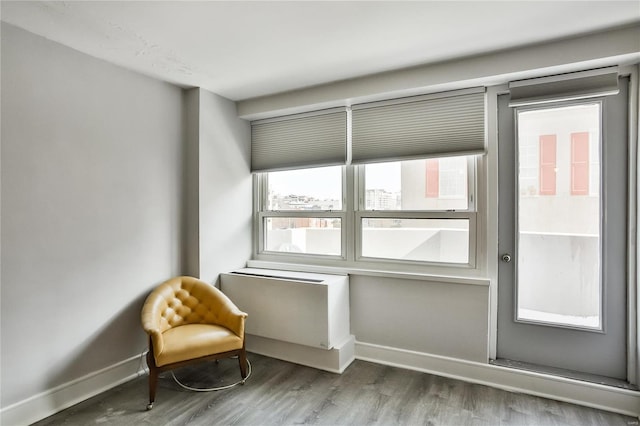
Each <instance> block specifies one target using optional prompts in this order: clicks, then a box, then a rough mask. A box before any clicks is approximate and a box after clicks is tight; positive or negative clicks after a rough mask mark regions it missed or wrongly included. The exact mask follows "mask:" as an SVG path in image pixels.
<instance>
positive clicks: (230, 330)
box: [142, 277, 247, 409]
mask: <svg viewBox="0 0 640 426" xmlns="http://www.w3.org/2000/svg"><path fill="white" fill-rule="evenodd" d="M245 318H247V314H246V313H244V312H242V311H240V310H239V309H238V308H237V307H236V305H234V304H233V302H232V301H231V300H229V298H228V297H227V296H225V295H224V294H223V293H222V292H221V291H220V290H218V289H217V288H215V287H214V286H212V285H210V284H208V283H206V282H204V281H200V280H198V279H197V278H193V277H176V278H172V279H170V280H168V281H165V282H164V283H162V284H161V285H160V286H158V287H157V288H156V289H155V290H153V291H152V292H151V294H149V296H148V297H147V300H146V301H145V303H144V305H143V307H142V327H143V328H144V331H145V332H146V333H147V334H148V335H149V352H148V353H147V364H148V365H149V405H148V406H147V408H148V409H151V408H152V407H153V402H154V400H155V395H156V385H157V382H158V374H159V373H160V372H162V371H165V370H170V369H173V368H177V367H182V366H184V365H187V364H190V363H193V362H198V361H205V360H215V359H220V358H228V357H232V356H237V357H238V360H239V364H240V374H241V376H242V378H243V379H245V378H246V377H247V356H246V352H245V347H244V322H245Z"/></svg>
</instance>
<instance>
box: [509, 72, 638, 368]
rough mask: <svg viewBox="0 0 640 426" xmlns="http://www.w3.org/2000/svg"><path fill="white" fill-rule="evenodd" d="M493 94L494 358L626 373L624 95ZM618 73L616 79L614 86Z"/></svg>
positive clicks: (625, 91) (623, 88) (624, 87)
mask: <svg viewBox="0 0 640 426" xmlns="http://www.w3.org/2000/svg"><path fill="white" fill-rule="evenodd" d="M620 83H621V84H620V86H621V90H620V93H619V94H618V95H615V96H607V97H602V98H594V99H591V100H583V101H577V102H565V103H552V104H545V105H543V106H536V107H520V108H510V107H509V105H508V101H509V99H508V96H501V97H500V99H499V102H498V108H499V109H498V116H499V118H498V120H499V124H498V125H499V253H500V259H499V271H498V341H497V357H498V358H500V359H504V360H509V361H513V362H519V363H527V364H531V365H538V366H545V367H551V368H556V369H562V370H569V371H574V372H581V373H586V374H593V375H599V376H605V377H609V378H615V379H620V380H626V379H627V373H626V371H627V370H626V368H627V363H626V353H627V347H626V329H627V327H626V324H627V301H626V295H627V277H626V271H627V250H626V247H627V246H626V244H627V217H626V214H627V180H628V177H627V168H628V166H627V164H628V153H627V151H628V149H627V146H628V137H627V131H628V130H627V129H628V126H627V120H628V114H627V101H628V80H621V82H620ZM623 83H624V84H623Z"/></svg>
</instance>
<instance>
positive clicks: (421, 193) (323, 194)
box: [256, 156, 475, 266]
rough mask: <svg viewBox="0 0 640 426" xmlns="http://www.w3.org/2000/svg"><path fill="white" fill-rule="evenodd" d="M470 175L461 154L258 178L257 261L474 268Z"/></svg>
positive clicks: (470, 161) (471, 167) (469, 163)
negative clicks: (432, 173)
mask: <svg viewBox="0 0 640 426" xmlns="http://www.w3.org/2000/svg"><path fill="white" fill-rule="evenodd" d="M434 167H435V169H436V170H438V173H437V175H435V176H434V178H437V185H435V184H434V185H433V186H436V187H437V194H434V193H433V192H432V191H429V190H428V187H429V185H430V182H429V178H430V170H433V168H434ZM474 171H475V157H474V156H461V157H443V158H436V159H427V160H424V159H420V160H408V161H395V162H388V163H374V164H363V165H356V166H332V167H319V168H314V169H302V170H290V171H277V172H267V173H260V174H257V175H256V183H257V185H256V187H257V188H260V191H257V192H258V193H261V194H263V195H262V196H260V197H258V198H259V201H258V203H259V206H260V208H259V212H258V214H257V217H258V223H257V225H258V228H259V229H258V231H259V232H258V235H259V242H258V255H259V257H261V258H268V259H274V258H278V257H280V258H283V259H284V258H286V260H289V259H293V260H295V259H296V258H302V259H305V260H304V261H305V262H308V261H312V262H313V259H317V260H322V259H324V261H325V262H326V261H329V262H342V263H344V262H350V263H351V264H352V265H353V264H360V263H367V264H368V265H371V264H374V263H379V262H386V263H389V262H391V263H411V264H418V265H419V264H425V263H429V264H443V265H462V266H473V265H474V259H475V254H474V247H475V243H474V241H475V235H474V233H475V211H474V209H475V208H474V203H473V197H472V195H473V190H472V189H473V188H474V185H475V172H474ZM347 176H352V177H351V178H350V179H349V180H348V182H347ZM348 199H352V200H357V201H354V202H352V203H349V202H347V200H348ZM348 217H353V218H354V219H352V220H348ZM351 224H353V225H351ZM351 228H353V229H351ZM347 238H349V239H351V241H349V242H347Z"/></svg>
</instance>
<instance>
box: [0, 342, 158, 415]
mask: <svg viewBox="0 0 640 426" xmlns="http://www.w3.org/2000/svg"><path fill="white" fill-rule="evenodd" d="M143 358H144V357H143V354H140V355H135V356H132V357H131V358H128V359H125V360H124V361H120V362H118V363H116V364H114V365H111V366H109V367H106V368H103V369H102V370H98V371H95V372H93V373H90V374H87V375H86V376H83V377H80V378H78V379H75V380H72V381H70V382H67V383H64V384H62V385H60V386H56V387H55V388H53V389H49V390H47V391H44V392H42V393H39V394H37V395H34V396H32V397H29V398H27V399H25V400H22V401H19V402H17V403H15V404H11V405H9V406H7V407H3V408H2V409H0V424H2V425H7V426H13V425H29V424H31V423H34V422H37V421H39V420H42V419H44V418H46V417H49V416H51V415H53V414H55V413H57V412H59V411H62V410H64V409H65V408H69V407H71V406H72V405H75V404H77V403H79V402H82V401H84V400H86V399H89V398H91V397H93V396H95V395H98V394H99V393H102V392H104V391H106V390H108V389H111V388H113V387H115V386H118V385H120V384H122V383H125V382H127V381H129V380H132V379H134V378H136V377H138V376H141V375H143V374H146V372H147V370H146V362H145V361H144V359H143Z"/></svg>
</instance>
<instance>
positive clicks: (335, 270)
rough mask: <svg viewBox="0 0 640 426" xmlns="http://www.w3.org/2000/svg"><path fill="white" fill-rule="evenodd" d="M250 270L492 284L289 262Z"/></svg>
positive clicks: (260, 263)
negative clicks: (261, 269)
mask: <svg viewBox="0 0 640 426" xmlns="http://www.w3.org/2000/svg"><path fill="white" fill-rule="evenodd" d="M247 267H248V268H263V269H273V270H284V271H297V272H316V273H323V274H338V275H347V274H348V275H361V276H368V277H383V278H399V279H405V280H418V281H428V282H437V283H447V284H460V285H479V286H485V287H488V286H489V285H490V283H491V280H490V279H489V278H484V277H465V276H457V275H439V274H429V273H422V272H406V271H404V272H403V271H388V270H381V269H364V268H354V267H337V266H319V265H305V264H297V263H287V262H274V261H267V260H249V261H248V262H247Z"/></svg>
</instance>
